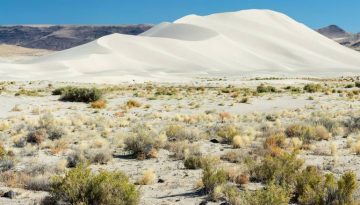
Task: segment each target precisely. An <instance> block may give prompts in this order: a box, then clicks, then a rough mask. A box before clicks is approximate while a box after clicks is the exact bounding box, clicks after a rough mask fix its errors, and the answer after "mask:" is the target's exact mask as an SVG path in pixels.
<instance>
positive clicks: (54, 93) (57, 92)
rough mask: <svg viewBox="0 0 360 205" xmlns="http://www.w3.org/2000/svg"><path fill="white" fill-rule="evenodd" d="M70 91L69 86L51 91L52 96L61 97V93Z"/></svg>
mask: <svg viewBox="0 0 360 205" xmlns="http://www.w3.org/2000/svg"><path fill="white" fill-rule="evenodd" d="M71 89H72V87H71V86H66V87H61V88H56V89H55V90H53V91H52V95H62V94H63V93H65V91H67V90H71Z"/></svg>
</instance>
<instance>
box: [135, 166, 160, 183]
mask: <svg viewBox="0 0 360 205" xmlns="http://www.w3.org/2000/svg"><path fill="white" fill-rule="evenodd" d="M155 179H156V174H155V172H154V170H152V169H149V170H146V171H144V173H143V175H142V177H141V178H140V179H139V180H138V184H140V185H150V184H153V183H154V182H155Z"/></svg>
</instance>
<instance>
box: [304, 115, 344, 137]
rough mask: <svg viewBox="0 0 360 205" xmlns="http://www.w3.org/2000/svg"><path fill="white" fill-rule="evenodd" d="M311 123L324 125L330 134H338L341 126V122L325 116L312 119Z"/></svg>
mask: <svg viewBox="0 0 360 205" xmlns="http://www.w3.org/2000/svg"><path fill="white" fill-rule="evenodd" d="M311 123H312V124H314V125H315V126H324V127H325V128H326V129H327V130H328V131H329V132H331V133H332V134H339V130H340V128H341V124H340V123H339V122H338V121H336V120H334V119H331V118H330V117H326V116H323V117H320V118H317V119H312V120H311Z"/></svg>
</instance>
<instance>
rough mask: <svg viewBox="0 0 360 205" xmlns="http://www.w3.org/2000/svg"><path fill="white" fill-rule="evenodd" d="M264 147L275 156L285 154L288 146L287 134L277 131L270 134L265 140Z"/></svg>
mask: <svg viewBox="0 0 360 205" xmlns="http://www.w3.org/2000/svg"><path fill="white" fill-rule="evenodd" d="M264 148H265V149H266V150H268V151H269V153H270V154H271V155H273V156H279V155H281V154H283V152H284V151H285V150H284V149H285V148H286V136H285V134H284V133H283V132H275V133H272V134H270V135H269V136H268V137H267V138H266V140H265V142H264Z"/></svg>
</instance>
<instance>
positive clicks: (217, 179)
mask: <svg viewBox="0 0 360 205" xmlns="http://www.w3.org/2000/svg"><path fill="white" fill-rule="evenodd" d="M202 182H203V185H204V190H205V192H206V193H209V194H210V195H211V194H212V193H213V192H214V189H215V188H216V187H217V186H221V185H224V184H225V183H226V182H227V174H226V172H225V171H224V170H223V169H218V168H216V167H214V166H213V165H211V164H208V165H207V166H205V167H204V170H203V175H202Z"/></svg>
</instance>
